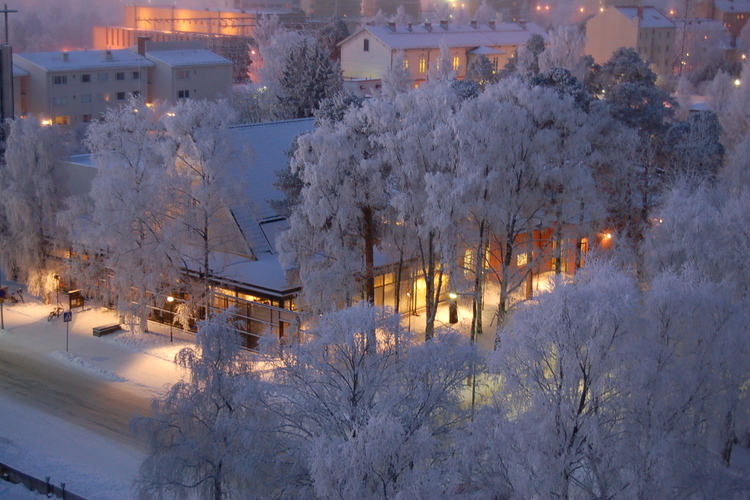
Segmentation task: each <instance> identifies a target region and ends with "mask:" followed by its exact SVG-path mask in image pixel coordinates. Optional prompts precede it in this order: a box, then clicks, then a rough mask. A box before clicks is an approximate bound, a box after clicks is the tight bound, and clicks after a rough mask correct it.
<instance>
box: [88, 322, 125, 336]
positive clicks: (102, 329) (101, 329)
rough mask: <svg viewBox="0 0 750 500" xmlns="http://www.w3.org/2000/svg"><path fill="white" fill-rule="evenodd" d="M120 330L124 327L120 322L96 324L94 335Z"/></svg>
mask: <svg viewBox="0 0 750 500" xmlns="http://www.w3.org/2000/svg"><path fill="white" fill-rule="evenodd" d="M120 330H122V327H121V326H120V324H119V323H115V324H113V325H104V326H95V327H94V337H101V336H102V335H107V334H109V333H114V332H117V331H120Z"/></svg>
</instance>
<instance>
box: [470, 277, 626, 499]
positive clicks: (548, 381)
mask: <svg viewBox="0 0 750 500" xmlns="http://www.w3.org/2000/svg"><path fill="white" fill-rule="evenodd" d="M637 299H638V294H637V289H636V287H635V285H634V283H633V282H632V280H630V279H629V278H628V277H626V276H625V275H622V274H620V273H618V272H617V271H615V270H614V268H612V267H611V266H607V265H594V266H589V267H587V269H585V270H584V271H582V272H581V273H580V274H578V275H576V278H575V280H574V281H572V282H570V283H565V282H564V280H560V279H559V280H557V281H556V282H555V286H554V289H553V290H552V291H551V292H548V293H543V294H541V295H540V296H539V297H538V298H537V300H536V302H535V303H530V304H528V305H526V306H524V307H522V308H520V309H519V310H517V311H516V313H515V314H514V315H513V316H512V317H511V319H510V322H509V323H508V324H506V325H505V327H504V328H503V333H502V337H503V342H502V343H501V344H500V346H499V348H498V350H497V351H496V352H495V353H494V355H493V363H494V366H495V369H496V370H497V371H498V373H499V375H500V377H501V380H502V390H500V391H498V393H497V395H496V399H495V402H494V404H493V405H490V406H488V407H487V408H486V409H483V410H482V413H484V412H487V413H488V414H489V415H492V416H493V418H491V419H489V421H487V420H484V422H485V425H488V426H489V428H490V429H492V428H493V427H494V426H497V427H498V428H499V431H498V432H496V433H494V434H493V437H494V438H495V440H493V441H492V442H491V443H487V444H486V445H484V446H488V447H490V448H496V449H497V451H495V452H494V453H495V454H500V456H502V457H503V461H502V462H500V463H498V464H488V465H485V466H486V467H494V470H496V471H497V473H498V474H502V475H504V476H506V477H507V478H508V482H509V483H510V485H511V486H512V491H513V494H514V496H515V497H518V498H531V497H535V496H539V497H543V498H601V497H610V496H611V495H614V494H616V493H620V492H621V491H625V490H623V489H624V488H626V487H627V486H628V481H627V479H626V477H627V476H624V477H622V478H620V473H621V470H620V467H621V462H620V461H619V459H618V458H619V457H618V451H619V450H618V448H619V447H620V443H621V441H622V440H623V439H624V437H623V436H622V432H621V428H620V427H619V423H620V420H621V418H622V416H623V414H624V411H625V405H624V397H625V394H622V393H621V392H620V391H618V383H619V382H620V379H621V377H623V376H624V374H625V373H626V372H625V370H626V367H627V366H628V362H629V359H628V356H627V355H628V349H627V344H628V338H629V336H630V334H631V333H632V331H633V327H632V326H631V322H632V320H633V313H634V310H635V306H636V304H637ZM484 418H487V417H486V416H485V417H484ZM478 437H479V440H484V439H486V438H485V437H484V436H483V434H481V433H480V434H479V435H478ZM480 488H481V486H480ZM497 493H500V492H496V493H495V494H497ZM625 496H631V495H628V494H625Z"/></svg>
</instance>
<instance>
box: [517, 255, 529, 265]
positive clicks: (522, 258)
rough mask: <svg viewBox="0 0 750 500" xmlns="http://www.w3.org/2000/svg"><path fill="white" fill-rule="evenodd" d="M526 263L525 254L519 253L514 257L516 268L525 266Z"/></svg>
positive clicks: (527, 256) (527, 260) (526, 257)
mask: <svg viewBox="0 0 750 500" xmlns="http://www.w3.org/2000/svg"><path fill="white" fill-rule="evenodd" d="M528 263H529V254H527V253H526V252H524V253H519V254H518V255H517V256H516V265H517V266H518V267H521V266H525V265H526V264H528Z"/></svg>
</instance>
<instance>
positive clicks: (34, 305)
mask: <svg viewBox="0 0 750 500" xmlns="http://www.w3.org/2000/svg"><path fill="white" fill-rule="evenodd" d="M3 284H4V285H8V283H7V281H3ZM16 288H18V285H16V284H13V283H10V285H9V289H10V290H11V291H13V290H15V289H16ZM24 296H25V299H26V303H18V304H9V303H8V302H7V301H6V303H5V304H4V305H3V316H4V323H5V325H4V326H5V328H4V329H2V330H0V352H3V353H4V354H8V353H11V354H12V355H14V358H13V359H14V360H15V359H22V358H23V359H28V360H32V361H31V362H30V363H31V364H43V363H47V364H49V365H50V367H54V368H56V369H58V370H59V371H60V373H63V375H62V377H65V378H66V379H67V378H68V377H69V378H70V379H71V380H73V379H76V378H77V379H84V380H86V379H88V380H91V381H92V382H96V383H100V385H102V386H103V387H105V388H107V390H108V391H110V392H112V393H115V394H128V395H132V397H133V399H134V400H136V401H138V400H140V401H143V402H144V405H145V407H146V408H147V407H148V401H150V399H151V398H153V397H154V396H156V395H159V394H162V393H163V392H164V390H165V388H166V387H167V386H168V385H171V384H173V383H174V382H176V381H177V380H179V379H180V377H181V371H180V369H179V368H178V367H176V365H174V363H173V362H172V361H171V360H172V359H174V355H175V353H176V352H177V351H178V350H179V349H181V348H182V347H185V346H188V345H192V344H193V340H194V337H193V336H192V335H189V334H183V333H182V332H179V331H177V330H175V331H174V337H175V341H174V342H172V343H170V341H169V327H164V326H162V325H153V324H150V325H149V328H150V329H154V330H156V332H153V333H147V334H141V335H136V334H133V333H131V332H129V331H127V330H125V331H122V332H120V333H116V334H111V335H108V336H105V337H101V338H97V337H94V336H93V334H92V328H93V327H94V326H99V325H106V324H111V323H114V322H116V321H117V320H116V318H115V316H114V315H113V313H111V312H109V311H107V310H105V309H103V308H91V307H89V306H88V305H87V306H86V308H85V309H84V310H83V311H81V310H80V309H76V310H74V311H73V320H72V321H71V322H70V323H69V324H68V327H69V331H68V334H67V344H68V350H67V351H66V325H65V323H64V322H63V319H62V317H61V318H58V319H55V320H53V321H51V322H50V321H47V316H48V314H49V311H51V310H52V306H50V305H45V304H43V303H42V302H41V301H39V300H36V299H34V298H33V297H30V296H29V295H28V294H26V293H25V294H24ZM8 364H9V363H5V365H8ZM55 365H57V366H55ZM0 368H2V369H9V368H8V367H7V366H3V363H2V362H0ZM37 368H38V367H37ZM67 374H69V375H67ZM81 374H83V375H84V376H83V377H82V376H81ZM13 382H14V383H15V381H13ZM62 382H67V380H66V381H62ZM35 385H38V384H37V383H29V384H27V385H26V386H18V387H20V388H18V387H17V386H16V385H12V386H11V389H8V388H7V387H3V388H0V461H2V462H4V463H6V464H8V465H10V466H12V467H15V468H16V469H19V470H21V471H23V472H26V473H29V474H32V475H34V476H36V477H39V478H44V477H45V476H50V478H51V482H52V483H54V484H57V485H59V484H60V483H62V482H64V483H66V488H67V489H68V490H69V491H72V492H74V493H77V494H79V495H82V496H84V497H86V498H89V499H113V500H114V499H125V498H129V497H130V496H131V495H130V485H131V482H132V479H133V477H134V476H135V474H136V472H137V470H138V466H139V465H140V462H141V461H142V460H143V456H144V455H143V446H142V444H141V443H138V442H137V441H136V440H135V439H133V438H131V437H130V436H129V435H128V434H127V429H122V428H119V429H114V430H113V431H112V432H111V433H110V432H107V431H105V430H104V429H102V426H101V425H100V424H98V423H95V422H88V420H89V419H90V418H91V417H88V416H86V417H83V419H81V417H80V416H79V417H78V420H76V418H77V417H76V416H75V415H74V414H76V413H77V412H76V411H75V408H72V409H66V408H64V407H61V406H60V403H57V402H55V403H54V404H53V405H51V406H50V407H45V406H44V405H43V404H40V405H37V404H34V403H30V401H33V398H34V397H35V395H34V393H33V391H34V390H35V389H34V387H35ZM60 385H61V386H62V385H64V384H63V383H61V384H60ZM28 392H31V394H27V393H28ZM123 399H124V398H123ZM73 404H76V403H75V402H74V403H73ZM130 416H132V415H125V416H123V419H122V420H123V422H127V419H129V418H130ZM119 427H123V425H120V426H119ZM0 498H3V499H15V498H17V499H27V498H42V497H41V496H40V495H36V494H33V493H30V492H28V490H26V489H25V488H24V487H22V486H17V485H10V484H9V483H6V482H4V481H0Z"/></svg>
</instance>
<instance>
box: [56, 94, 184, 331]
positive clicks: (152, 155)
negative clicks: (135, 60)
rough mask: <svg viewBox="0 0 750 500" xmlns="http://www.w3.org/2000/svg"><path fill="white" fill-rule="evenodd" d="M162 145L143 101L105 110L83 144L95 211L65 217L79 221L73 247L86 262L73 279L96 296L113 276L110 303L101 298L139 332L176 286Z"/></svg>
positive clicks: (154, 119) (154, 120) (155, 122)
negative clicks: (155, 304) (93, 169)
mask: <svg viewBox="0 0 750 500" xmlns="http://www.w3.org/2000/svg"><path fill="white" fill-rule="evenodd" d="M162 139H163V128H162V127H161V125H160V123H159V118H158V115H157V114H156V112H155V111H153V110H152V109H151V108H150V107H148V106H146V105H145V103H144V102H143V101H140V100H137V99H131V100H130V102H129V103H128V104H127V105H124V106H121V107H118V108H112V109H110V110H108V111H107V112H106V114H105V119H104V120H103V121H100V122H96V123H92V124H91V126H90V127H89V128H88V132H87V136H86V141H85V144H86V146H87V147H88V148H89V150H90V151H91V154H92V158H93V162H94V164H95V165H96V166H97V167H98V173H97V176H96V178H95V179H94V181H93V183H92V187H91V193H90V195H89V197H90V198H91V199H92V204H91V205H90V206H89V210H87V211H86V212H85V213H83V214H80V213H79V214H76V213H75V212H76V210H75V209H71V211H69V217H75V216H76V215H77V216H78V217H77V218H76V219H74V220H73V222H72V224H71V227H72V228H73V234H72V235H71V237H72V238H73V240H74V244H75V248H76V249H77V251H78V252H79V253H80V254H81V255H84V254H88V255H90V256H91V258H90V259H89V260H88V261H87V262H83V263H81V265H80V266H79V267H80V269H78V270H77V274H78V276H87V275H88V277H89V278H90V279H89V280H88V282H87V283H85V284H86V285H87V286H91V287H92V291H93V290H96V287H97V285H101V283H100V282H99V280H100V279H101V277H102V276H101V274H102V273H103V272H106V269H111V270H113V271H114V272H113V273H112V275H111V276H110V277H109V279H108V283H107V289H108V291H109V292H110V293H111V294H112V296H108V297H106V299H108V300H109V301H111V302H113V303H114V304H115V305H116V308H117V310H118V311H119V312H121V313H123V314H127V315H128V316H130V317H131V318H133V319H134V320H135V321H136V322H137V323H138V324H139V327H140V329H141V330H145V329H146V327H147V323H146V319H147V315H148V306H149V301H150V300H151V297H152V296H153V294H157V295H158V294H159V292H161V291H162V290H163V289H164V287H165V286H169V284H170V283H173V282H175V281H176V279H177V274H178V272H179V269H178V267H179V263H178V262H174V261H173V260H172V257H173V255H171V254H170V249H169V242H167V241H165V234H164V226H165V224H167V218H168V214H169V211H170V208H171V203H172V200H171V199H170V198H169V194H170V193H169V191H168V190H166V189H165V185H166V184H167V178H166V168H165V163H164V160H163V158H162V156H161V155H160V151H159V145H160V142H161V141H162ZM78 204H85V200H80V201H79V202H78ZM97 291H99V292H100V293H101V290H97Z"/></svg>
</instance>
